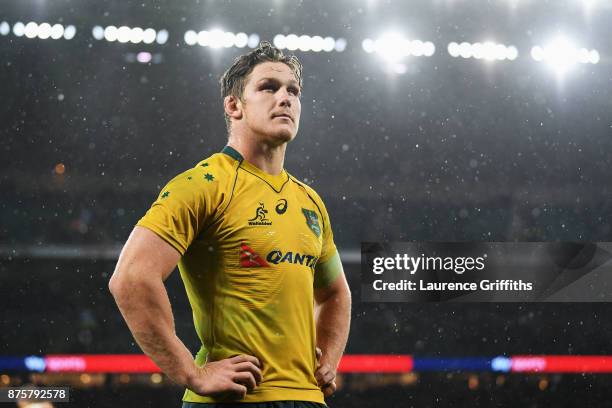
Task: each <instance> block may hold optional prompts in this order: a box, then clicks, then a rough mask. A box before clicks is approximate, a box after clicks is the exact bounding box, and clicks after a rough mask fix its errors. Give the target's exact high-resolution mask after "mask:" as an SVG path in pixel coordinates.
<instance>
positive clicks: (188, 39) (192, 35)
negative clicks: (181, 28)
mask: <svg viewBox="0 0 612 408" xmlns="http://www.w3.org/2000/svg"><path fill="white" fill-rule="evenodd" d="M185 43H187V45H196V44H197V43H198V34H197V33H196V32H195V31H193V30H188V31H187V32H185Z"/></svg>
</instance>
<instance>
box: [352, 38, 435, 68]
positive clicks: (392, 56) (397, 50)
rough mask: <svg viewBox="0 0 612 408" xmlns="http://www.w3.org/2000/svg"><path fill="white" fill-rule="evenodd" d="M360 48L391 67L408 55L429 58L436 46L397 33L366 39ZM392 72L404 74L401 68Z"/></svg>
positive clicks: (429, 42)
mask: <svg viewBox="0 0 612 408" xmlns="http://www.w3.org/2000/svg"><path fill="white" fill-rule="evenodd" d="M361 46H362V48H363V50H364V51H365V52H367V53H369V54H371V53H376V54H378V55H380V56H381V57H382V58H383V59H384V60H385V61H386V62H387V63H389V64H392V65H397V63H398V62H399V61H401V60H402V59H403V58H405V57H407V56H410V55H412V56H415V57H423V56H425V57H431V56H432V55H434V53H435V52H436V46H435V45H434V44H433V43H432V42H431V41H422V40H408V39H406V38H404V36H403V35H402V34H400V33H397V32H388V33H385V34H383V35H382V36H380V37H379V38H378V39H376V40H373V39H371V38H366V39H365V40H363V41H362V42H361ZM398 66H399V65H398ZM392 71H394V72H396V73H403V72H405V70H404V69H403V68H398V69H395V68H394V69H392ZM402 71H403V72H402Z"/></svg>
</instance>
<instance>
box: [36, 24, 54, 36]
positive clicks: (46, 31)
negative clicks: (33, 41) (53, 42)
mask: <svg viewBox="0 0 612 408" xmlns="http://www.w3.org/2000/svg"><path fill="white" fill-rule="evenodd" d="M49 37H51V24H49V23H42V24H41V25H39V26H38V38H40V39H41V40H46V39H47V38H49Z"/></svg>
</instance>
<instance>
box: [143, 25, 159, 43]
mask: <svg viewBox="0 0 612 408" xmlns="http://www.w3.org/2000/svg"><path fill="white" fill-rule="evenodd" d="M156 36H157V33H156V32H155V30H154V29H152V28H147V29H146V30H144V32H143V33H142V42H143V43H145V44H151V43H153V41H155V38H156Z"/></svg>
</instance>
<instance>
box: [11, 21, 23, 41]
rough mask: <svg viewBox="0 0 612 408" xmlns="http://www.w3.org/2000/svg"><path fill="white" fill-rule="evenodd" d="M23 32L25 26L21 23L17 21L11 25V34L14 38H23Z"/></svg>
mask: <svg viewBox="0 0 612 408" xmlns="http://www.w3.org/2000/svg"><path fill="white" fill-rule="evenodd" d="M24 31H25V25H24V24H23V23H22V22H21V21H18V22H16V23H15V24H14V25H13V34H15V36H16V37H21V36H23V34H24Z"/></svg>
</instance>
